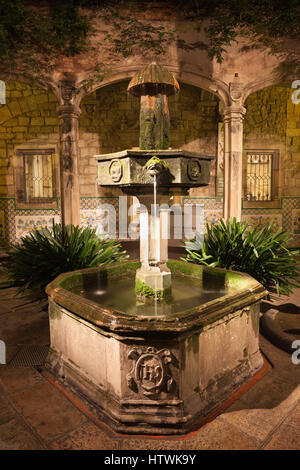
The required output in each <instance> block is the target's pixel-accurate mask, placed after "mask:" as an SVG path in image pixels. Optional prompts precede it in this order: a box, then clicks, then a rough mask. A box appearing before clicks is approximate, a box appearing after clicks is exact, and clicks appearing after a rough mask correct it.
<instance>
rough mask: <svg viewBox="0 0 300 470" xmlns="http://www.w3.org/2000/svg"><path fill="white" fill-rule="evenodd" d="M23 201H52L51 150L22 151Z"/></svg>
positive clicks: (52, 173)
mask: <svg viewBox="0 0 300 470" xmlns="http://www.w3.org/2000/svg"><path fill="white" fill-rule="evenodd" d="M22 155H23V171H24V200H25V201H26V202H45V201H52V200H53V198H54V197H55V178H54V154H53V151H52V150H42V151H39V150H36V151H32V150H31V151H23V152H22Z"/></svg>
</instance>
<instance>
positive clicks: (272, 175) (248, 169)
mask: <svg viewBox="0 0 300 470" xmlns="http://www.w3.org/2000/svg"><path fill="white" fill-rule="evenodd" d="M244 168H245V171H244V199H245V200H246V201H251V202H254V201H257V202H262V201H273V200H274V199H275V198H276V197H277V195H278V151H275V150H247V152H246V161H245V166H244Z"/></svg>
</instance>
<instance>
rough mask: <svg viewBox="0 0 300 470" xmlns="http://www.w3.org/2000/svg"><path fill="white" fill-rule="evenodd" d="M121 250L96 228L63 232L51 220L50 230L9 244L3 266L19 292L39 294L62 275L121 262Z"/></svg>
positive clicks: (41, 231)
mask: <svg viewBox="0 0 300 470" xmlns="http://www.w3.org/2000/svg"><path fill="white" fill-rule="evenodd" d="M120 248H121V245H120V244H119V243H116V241H115V240H109V239H107V238H100V237H98V236H97V234H96V230H95V229H91V228H89V227H86V228H84V227H78V226H74V225H68V226H67V227H66V228H65V230H63V228H62V226H61V224H56V223H54V220H53V222H52V229H51V230H49V229H48V228H47V227H44V228H42V229H41V230H34V231H33V232H32V233H30V234H29V235H26V236H24V237H22V238H21V240H20V242H19V243H18V244H13V245H11V248H10V250H9V251H8V258H7V259H6V261H5V263H4V266H5V268H6V270H7V273H8V275H9V277H10V278H11V279H12V281H13V283H14V285H15V286H17V287H18V288H19V291H20V292H23V291H25V290H26V289H30V290H31V291H33V292H35V293H41V292H43V291H44V289H45V286H46V285H47V284H48V283H49V282H50V281H52V280H53V279H54V278H55V277H56V276H58V274H61V273H63V272H67V271H74V270H76V269H82V268H87V267H93V266H102V265H106V264H110V263H114V262H116V261H123V260H124V259H126V258H127V257H128V256H127V255H126V251H121V250H120Z"/></svg>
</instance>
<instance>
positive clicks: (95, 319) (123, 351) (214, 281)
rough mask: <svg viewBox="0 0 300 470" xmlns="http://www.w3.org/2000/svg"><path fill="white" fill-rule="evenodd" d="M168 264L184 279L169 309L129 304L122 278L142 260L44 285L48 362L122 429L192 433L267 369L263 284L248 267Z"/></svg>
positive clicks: (68, 275)
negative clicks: (261, 327)
mask: <svg viewBox="0 0 300 470" xmlns="http://www.w3.org/2000/svg"><path fill="white" fill-rule="evenodd" d="M167 267H168V268H169V269H170V270H171V272H172V276H173V282H174V283H175V284H176V285H177V288H176V291H175V290H174V293H173V296H174V300H172V301H170V303H169V304H168V307H169V310H168V314H165V313H161V312H162V311H164V310H163V308H164V302H162V303H158V309H157V311H156V310H155V309H154V307H153V309H151V308H150V309H149V305H148V304H147V303H146V304H145V305H144V306H143V305H139V306H136V305H135V306H134V308H133V306H132V304H130V303H128V298H127V295H128V285H127V284H126V283H125V286H124V288H123V290H122V282H124V279H125V278H128V279H129V280H130V282H132V283H134V278H135V272H136V269H137V268H140V264H139V263H137V262H127V263H123V264H118V265H111V266H108V267H103V268H100V269H97V268H90V269H85V270H81V271H77V272H76V271H75V272H72V273H65V274H62V275H61V276H59V277H58V278H57V279H56V280H55V281H53V282H52V283H51V284H49V285H48V286H47V293H48V295H49V317H50V335H51V347H50V352H49V355H48V358H47V361H46V366H47V367H48V368H49V369H50V370H51V371H52V372H53V373H54V374H55V375H57V376H59V377H60V378H62V379H63V380H65V381H66V383H68V384H69V385H71V386H72V387H73V388H75V390H76V391H77V392H78V393H79V394H82V395H83V396H84V397H85V399H87V400H88V401H90V402H91V403H92V404H93V406H94V407H95V408H96V409H97V410H98V412H99V415H100V417H101V419H104V420H106V421H108V422H109V424H110V425H111V426H112V427H113V428H114V429H116V430H117V431H119V432H125V433H134V434H135V433H145V434H181V433H186V432H189V431H191V430H192V429H193V428H194V427H195V426H197V423H199V421H202V420H203V419H204V418H205V417H206V416H207V415H208V414H209V413H210V412H212V410H214V409H216V408H217V407H219V406H220V405H221V404H222V403H224V402H225V401H226V400H227V399H228V397H229V396H231V395H232V393H233V392H234V391H235V390H237V389H238V388H239V387H240V386H242V385H244V383H245V382H247V381H248V380H249V379H250V378H251V377H253V376H254V375H255V374H256V373H257V372H258V371H259V370H260V369H261V368H262V367H263V358H262V355H261V353H260V350H259V343H258V334H259V302H260V300H261V299H262V298H263V297H264V296H265V295H266V291H265V289H264V288H263V287H262V286H261V285H260V284H259V283H258V282H256V281H255V280H254V279H253V278H251V277H250V276H247V275H245V274H242V273H234V272H229V271H225V270H221V269H210V268H206V267H203V266H198V265H191V264H189V263H184V262H179V261H169V262H168V263H167ZM181 280H182V281H181ZM116 285H118V286H119V287H118V293H117V296H116V292H115V290H116V288H115V286H116ZM89 286H94V287H93V289H94V292H93V293H91V291H89V292H90V293H89V292H86V291H85V289H86V288H87V287H89ZM109 286H111V290H110V288H109ZM197 289H198V293H197ZM199 289H200V290H199ZM85 292H86V293H85ZM111 292H112V294H111ZM192 292H193V294H192ZM199 292H200V293H199ZM201 292H202V293H201ZM92 299H93V300H92ZM95 299H96V300H95ZM97 299H98V300H97ZM123 303H124V306H123V308H124V309H123V310H122V311H120V307H118V305H122V304H123ZM112 305H115V307H113V306H112ZM183 307H184V308H183ZM152 310H153V311H152ZM164 312H165V311H164Z"/></svg>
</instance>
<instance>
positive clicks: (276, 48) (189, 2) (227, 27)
mask: <svg viewBox="0 0 300 470" xmlns="http://www.w3.org/2000/svg"><path fill="white" fill-rule="evenodd" d="M179 5H180V8H182V10H183V11H184V14H185V16H186V18H187V19H189V20H191V21H194V22H195V23H196V24H197V26H196V29H197V30H198V31H200V30H201V29H204V30H205V32H206V36H207V39H208V44H207V50H208V55H209V57H210V58H213V57H216V59H217V61H218V62H222V60H223V53H224V51H225V50H226V47H227V46H229V45H230V44H231V43H232V42H234V41H235V42H237V40H238V39H237V38H238V36H244V37H246V38H247V40H248V42H249V41H250V44H249V45H248V46H247V48H249V47H253V48H257V47H263V48H266V47H268V48H270V50H271V52H272V53H276V52H280V51H282V50H283V44H282V40H283V38H284V37H287V38H291V39H299V38H300V3H299V0H285V1H284V2H283V1H282V0H226V2H221V1H220V0H179ZM207 21H208V22H207ZM293 48H295V46H293Z"/></svg>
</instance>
